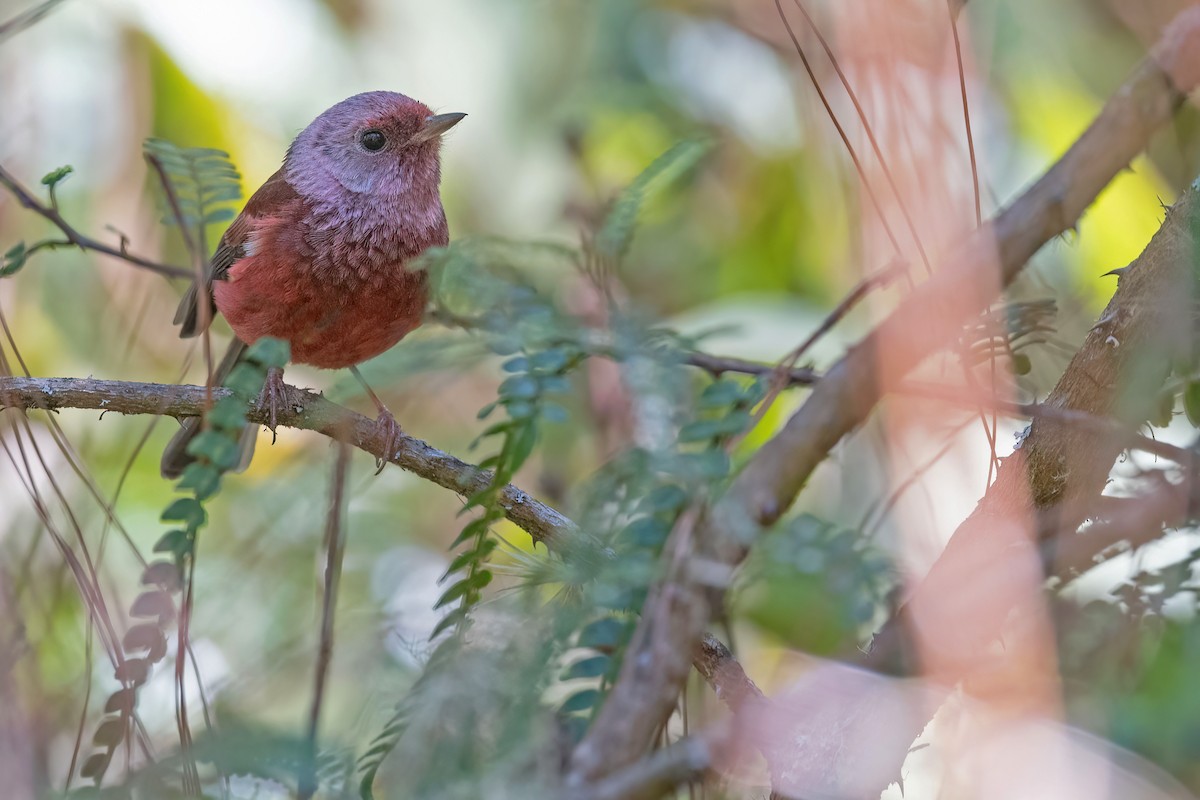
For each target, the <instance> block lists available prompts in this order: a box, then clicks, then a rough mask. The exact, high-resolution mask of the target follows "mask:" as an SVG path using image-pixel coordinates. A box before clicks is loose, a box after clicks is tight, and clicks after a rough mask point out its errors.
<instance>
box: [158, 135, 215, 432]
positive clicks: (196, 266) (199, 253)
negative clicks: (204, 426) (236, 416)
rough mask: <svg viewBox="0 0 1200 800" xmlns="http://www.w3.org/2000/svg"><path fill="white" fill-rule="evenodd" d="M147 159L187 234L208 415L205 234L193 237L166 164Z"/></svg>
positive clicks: (208, 309) (208, 319) (210, 362)
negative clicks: (168, 174) (206, 390)
mask: <svg viewBox="0 0 1200 800" xmlns="http://www.w3.org/2000/svg"><path fill="white" fill-rule="evenodd" d="M146 162H147V163H148V164H150V166H151V168H153V169H154V172H155V173H156V174H157V175H158V180H159V183H161V184H162V189H163V194H165V195H166V197H167V205H169V206H170V207H171V214H172V215H173V216H174V217H175V225H176V226H177V227H178V228H179V235H180V236H182V237H183V244H184V247H186V248H187V251H188V255H189V256H191V259H192V281H193V282H194V283H193V285H194V286H195V287H196V292H195V295H196V312H197V319H198V323H197V324H198V325H199V326H200V331H201V333H200V339H201V341H202V342H203V345H202V346H203V350H204V369H205V375H206V376H207V377H206V379H205V381H204V386H205V388H206V389H208V390H209V392H208V395H207V397H206V402H207V405H206V406H205V408H204V411H205V414H207V413H208V411H209V410H211V409H212V384H213V357H212V337H211V336H209V326H210V323H212V306H211V305H209V302H208V298H207V297H206V296H205V293H204V292H203V291H201V287H203V286H204V283H205V277H206V275H205V272H206V270H207V268H208V263H207V259H206V258H205V255H204V250H203V248H204V239H203V236H202V233H201V235H200V237H199V241H197V240H196V239H193V238H192V232H191V230H189V229H188V225H187V218H186V217H185V216H184V214H183V208H182V207H181V206H180V205H179V197H178V196H177V195H176V194H175V186H174V185H173V184H172V183H171V179H170V178H169V177H167V170H166V169H165V168H164V167H163V165H162V162H161V161H159V160H158V157H157V156H155V155H154V154H153V153H146Z"/></svg>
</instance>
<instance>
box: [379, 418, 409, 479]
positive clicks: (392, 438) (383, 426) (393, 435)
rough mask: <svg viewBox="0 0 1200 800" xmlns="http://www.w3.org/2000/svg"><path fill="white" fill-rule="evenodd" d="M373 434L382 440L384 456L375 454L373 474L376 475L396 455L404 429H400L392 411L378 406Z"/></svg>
mask: <svg viewBox="0 0 1200 800" xmlns="http://www.w3.org/2000/svg"><path fill="white" fill-rule="evenodd" d="M375 435H376V436H378V437H379V438H380V439H382V440H383V450H382V452H383V454H384V456H386V457H382V456H376V458H375V467H376V469H375V474H376V475H378V474H379V473H381V472H383V468H384V467H386V466H387V465H388V462H389V461H391V460H392V459H393V458H395V457H396V452H397V451H398V450H399V449H400V441H401V439H402V438H403V437H404V431H403V430H401V429H400V423H399V422H396V418H395V417H393V416H392V412H390V411H388V410H387V409H386V408H380V409H379V416H378V417H376V418H375Z"/></svg>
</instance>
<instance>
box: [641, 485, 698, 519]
mask: <svg viewBox="0 0 1200 800" xmlns="http://www.w3.org/2000/svg"><path fill="white" fill-rule="evenodd" d="M687 502H688V493H687V492H685V491H684V490H683V488H682V487H680V486H676V485H675V484H673V483H669V484H667V485H665V486H659V487H658V488H656V489H655V490H654V491H652V492H650V494H648V495H646V496H645V497H644V498H643V499H642V502H641V503H639V504H638V508H639V509H641V510H642V511H648V512H650V513H651V514H655V513H659V512H672V511H678V510H679V509H681V508H683V507H684V506H686V505H687Z"/></svg>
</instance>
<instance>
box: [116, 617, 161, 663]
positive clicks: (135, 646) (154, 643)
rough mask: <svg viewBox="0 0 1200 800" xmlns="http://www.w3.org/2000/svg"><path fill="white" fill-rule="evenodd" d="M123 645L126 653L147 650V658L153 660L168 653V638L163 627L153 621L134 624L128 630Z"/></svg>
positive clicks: (155, 660)
mask: <svg viewBox="0 0 1200 800" xmlns="http://www.w3.org/2000/svg"><path fill="white" fill-rule="evenodd" d="M121 646H122V647H124V648H125V654H126V655H138V654H139V651H142V650H144V651H146V658H147V659H148V660H150V661H151V662H157V661H159V660H161V659H162V657H163V656H165V655H166V654H167V639H166V637H165V636H164V635H163V632H162V629H161V628H159V627H158V626H157V625H155V624H154V623H152V622H143V623H141V624H138V625H134V626H133V627H132V628H130V629H129V630H128V631H126V632H125V638H123V639H122V640H121Z"/></svg>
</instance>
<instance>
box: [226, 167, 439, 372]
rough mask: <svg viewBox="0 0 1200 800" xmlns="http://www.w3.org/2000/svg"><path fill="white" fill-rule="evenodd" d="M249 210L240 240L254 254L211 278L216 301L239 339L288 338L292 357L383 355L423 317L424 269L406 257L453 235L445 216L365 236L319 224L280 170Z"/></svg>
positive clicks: (341, 359)
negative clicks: (426, 223) (414, 268)
mask: <svg viewBox="0 0 1200 800" xmlns="http://www.w3.org/2000/svg"><path fill="white" fill-rule="evenodd" d="M273 183H281V184H282V185H283V186H284V187H287V188H286V189H277V188H274V187H272V186H271V185H272V184H273ZM268 187H270V188H268ZM264 190H265V191H266V192H267V194H266V195H264V199H263V200H262V201H260V202H256V200H258V198H259V196H260V195H263V193H264ZM243 215H244V218H245V219H246V220H247V223H246V225H245V233H244V234H243V238H242V241H241V242H238V243H237V244H238V245H239V246H241V247H242V248H243V249H246V250H249V251H250V252H251V253H252V255H247V256H244V257H242V258H240V259H238V260H236V261H234V262H233V263H232V264H231V266H230V267H229V268H228V270H227V273H226V276H225V279H224V280H220V281H217V282H216V283H214V285H213V295H214V298H215V301H216V307H217V309H218V310H219V311H220V312H221V313H222V314H223V315H224V316H225V319H226V320H228V321H229V325H230V327H232V328H233V330H234V332H235V333H236V334H237V335H238V338H239V339H241V340H242V341H244V342H247V343H252V342H254V341H256V340H258V339H259V338H261V337H263V336H274V337H277V338H280V339H286V340H287V341H288V342H289V343H290V344H291V347H292V360H293V361H294V362H296V363H300V364H311V365H313V366H315V367H323V368H325V369H338V368H342V367H349V366H353V365H355V364H360V363H362V362H363V361H366V360H367V359H369V358H373V357H375V356H377V355H379V354H380V353H382V352H384V351H385V350H387V349H389V348H390V347H391V346H392V345H394V344H396V342H398V341H400V339H402V338H403V337H404V335H405V334H407V333H409V332H410V331H412V330H413V329H414V328H416V327H417V326H418V325H420V324H421V319H422V316H423V314H424V312H425V303H426V299H427V294H426V276H425V273H424V272H422V271H410V270H408V269H406V264H408V263H409V262H410V261H411V260H412V259H413V258H415V257H416V256H418V255H420V254H421V252H423V251H424V250H425V249H426V248H428V247H433V246H439V245H445V244H446V243H447V241H448V233H447V229H446V222H445V218H444V217H442V219H441V221H440V224H435V225H433V226H430V227H428V228H423V229H421V230H417V231H414V230H409V229H405V228H404V227H400V226H387V225H380V226H377V227H372V228H370V229H368V230H369V235H368V236H367V237H355V235H354V234H355V228H354V226H353V225H352V224H347V225H346V226H345V227H344V228H341V229H339V228H333V229H321V228H317V227H316V225H315V223H314V222H313V221H312V219H313V216H314V211H313V208H312V204H311V203H310V202H307V201H305V200H304V199H303V198H301V197H300V196H299V195H298V194H296V193H295V191H294V190H291V187H290V186H289V185H288V184H287V183H286V182H285V181H284V179H283V175H282V170H281V171H280V172H279V173H276V174H275V176H274V177H272V178H271V180H270V181H268V182H267V185H266V186H264V189H262V190H259V192H258V193H256V194H255V196H254V198H252V200H251V202H250V203H249V204H247V207H246V211H245V212H243ZM238 233H241V232H240V231H239V232H238ZM247 243H250V245H249V247H247Z"/></svg>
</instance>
